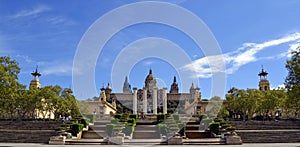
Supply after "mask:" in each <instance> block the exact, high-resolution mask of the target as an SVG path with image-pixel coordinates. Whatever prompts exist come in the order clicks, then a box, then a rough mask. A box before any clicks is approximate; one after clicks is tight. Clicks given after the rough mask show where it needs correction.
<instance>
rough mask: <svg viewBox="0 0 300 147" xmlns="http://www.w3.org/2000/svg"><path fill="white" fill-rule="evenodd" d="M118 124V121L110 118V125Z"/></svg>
mask: <svg viewBox="0 0 300 147" xmlns="http://www.w3.org/2000/svg"><path fill="white" fill-rule="evenodd" d="M118 122H119V119H116V118H112V119H111V120H110V123H112V124H117V123H118Z"/></svg>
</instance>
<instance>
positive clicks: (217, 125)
mask: <svg viewBox="0 0 300 147" xmlns="http://www.w3.org/2000/svg"><path fill="white" fill-rule="evenodd" d="M209 130H210V132H212V133H214V134H217V135H218V134H219V131H220V123H219V122H213V123H211V124H210V125H209Z"/></svg>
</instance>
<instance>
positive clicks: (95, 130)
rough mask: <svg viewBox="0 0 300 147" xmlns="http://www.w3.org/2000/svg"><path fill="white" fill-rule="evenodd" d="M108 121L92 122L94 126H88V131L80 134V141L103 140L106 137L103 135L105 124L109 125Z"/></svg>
mask: <svg viewBox="0 0 300 147" xmlns="http://www.w3.org/2000/svg"><path fill="white" fill-rule="evenodd" d="M109 123H110V120H102V121H96V122H94V125H90V126H89V129H88V131H83V132H82V139H103V138H104V137H106V136H107V134H106V133H105V130H106V124H109Z"/></svg>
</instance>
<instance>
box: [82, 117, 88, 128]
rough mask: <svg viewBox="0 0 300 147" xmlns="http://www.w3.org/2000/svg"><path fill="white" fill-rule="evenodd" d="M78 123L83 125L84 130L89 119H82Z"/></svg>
mask: <svg viewBox="0 0 300 147" xmlns="http://www.w3.org/2000/svg"><path fill="white" fill-rule="evenodd" d="M80 123H81V124H83V127H84V128H86V126H88V125H89V123H90V119H88V118H82V119H81V120H80Z"/></svg>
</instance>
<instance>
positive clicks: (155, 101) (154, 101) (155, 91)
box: [152, 88, 157, 114]
mask: <svg viewBox="0 0 300 147" xmlns="http://www.w3.org/2000/svg"><path fill="white" fill-rule="evenodd" d="M152 94H153V95H152V98H153V99H152V102H153V104H152V105H153V114H157V88H154V89H153V93H152Z"/></svg>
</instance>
